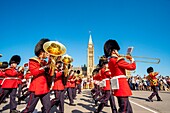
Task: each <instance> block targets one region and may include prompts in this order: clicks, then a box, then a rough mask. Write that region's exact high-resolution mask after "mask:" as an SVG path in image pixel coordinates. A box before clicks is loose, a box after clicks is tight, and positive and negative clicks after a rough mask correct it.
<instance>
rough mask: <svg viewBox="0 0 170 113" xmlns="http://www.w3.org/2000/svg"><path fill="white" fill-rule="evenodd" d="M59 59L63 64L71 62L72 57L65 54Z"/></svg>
mask: <svg viewBox="0 0 170 113" xmlns="http://www.w3.org/2000/svg"><path fill="white" fill-rule="evenodd" d="M61 61H62V62H63V63H64V64H70V63H71V62H73V58H72V57H71V56H69V55H68V54H66V55H63V56H62V57H61Z"/></svg>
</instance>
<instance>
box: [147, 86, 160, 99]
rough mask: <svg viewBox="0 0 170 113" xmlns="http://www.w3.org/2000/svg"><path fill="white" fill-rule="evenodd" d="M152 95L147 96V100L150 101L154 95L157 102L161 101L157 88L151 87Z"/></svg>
mask: <svg viewBox="0 0 170 113" xmlns="http://www.w3.org/2000/svg"><path fill="white" fill-rule="evenodd" d="M151 88H152V90H153V93H152V94H151V95H150V96H149V99H152V98H153V97H154V96H155V95H156V98H157V100H161V98H160V96H159V94H158V87H157V86H151Z"/></svg>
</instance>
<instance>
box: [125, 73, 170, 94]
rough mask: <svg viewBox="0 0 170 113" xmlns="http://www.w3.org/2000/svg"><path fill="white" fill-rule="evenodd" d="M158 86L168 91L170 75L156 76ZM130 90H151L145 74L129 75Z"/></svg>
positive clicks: (169, 88)
mask: <svg viewBox="0 0 170 113" xmlns="http://www.w3.org/2000/svg"><path fill="white" fill-rule="evenodd" d="M157 79H158V87H159V90H160V91H169V90H170V77H169V76H161V75H160V76H158V78H157ZM128 82H129V85H130V88H131V90H144V91H149V90H151V87H150V82H149V81H148V80H147V77H146V75H144V76H143V77H141V76H139V75H136V76H131V77H130V78H129V79H128Z"/></svg>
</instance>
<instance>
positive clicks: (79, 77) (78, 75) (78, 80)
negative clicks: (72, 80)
mask: <svg viewBox="0 0 170 113" xmlns="http://www.w3.org/2000/svg"><path fill="white" fill-rule="evenodd" d="M81 82H82V75H81V74H80V70H77V79H76V85H77V90H78V94H80V93H81Z"/></svg>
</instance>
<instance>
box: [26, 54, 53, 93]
mask: <svg viewBox="0 0 170 113" xmlns="http://www.w3.org/2000/svg"><path fill="white" fill-rule="evenodd" d="M45 65H46V62H45V60H43V61H41V60H40V59H39V58H37V57H34V58H31V59H29V70H30V72H31V75H32V76H33V78H32V81H31V84H30V87H29V91H33V92H35V95H41V94H46V93H48V92H49V91H50V88H49V87H48V85H47V82H48V81H47V77H46V76H47V75H45V70H44V69H41V67H42V66H45Z"/></svg>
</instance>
